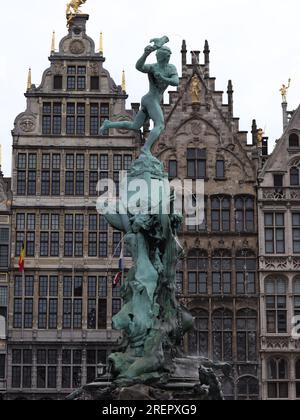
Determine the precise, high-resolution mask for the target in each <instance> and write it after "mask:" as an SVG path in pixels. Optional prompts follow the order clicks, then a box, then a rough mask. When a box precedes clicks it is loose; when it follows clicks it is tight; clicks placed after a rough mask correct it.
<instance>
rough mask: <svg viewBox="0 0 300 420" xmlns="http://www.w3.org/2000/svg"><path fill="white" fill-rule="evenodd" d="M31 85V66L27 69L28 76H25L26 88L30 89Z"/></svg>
mask: <svg viewBox="0 0 300 420" xmlns="http://www.w3.org/2000/svg"><path fill="white" fill-rule="evenodd" d="M31 86H32V76H31V67H29V70H28V77H27V90H29V89H31Z"/></svg>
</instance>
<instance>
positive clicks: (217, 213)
mask: <svg viewBox="0 0 300 420" xmlns="http://www.w3.org/2000/svg"><path fill="white" fill-rule="evenodd" d="M211 206H212V214H211V220H212V230H213V232H230V206H231V198H230V197H224V196H218V197H213V198H212V202H211Z"/></svg>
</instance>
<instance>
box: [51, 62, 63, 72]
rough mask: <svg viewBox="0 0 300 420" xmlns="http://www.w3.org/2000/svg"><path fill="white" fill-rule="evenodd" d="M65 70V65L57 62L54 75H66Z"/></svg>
mask: <svg viewBox="0 0 300 420" xmlns="http://www.w3.org/2000/svg"><path fill="white" fill-rule="evenodd" d="M64 70H65V67H64V65H63V63H61V62H57V63H55V64H54V66H53V72H54V74H57V75H62V74H64Z"/></svg>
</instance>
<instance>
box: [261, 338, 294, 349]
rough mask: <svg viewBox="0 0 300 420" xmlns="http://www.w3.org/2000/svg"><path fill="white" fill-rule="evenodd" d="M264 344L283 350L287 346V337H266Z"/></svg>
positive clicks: (269, 347) (270, 347)
mask: <svg viewBox="0 0 300 420" xmlns="http://www.w3.org/2000/svg"><path fill="white" fill-rule="evenodd" d="M264 344H265V346H266V347H267V348H268V349H272V350H285V349H288V348H289V338H288V337H286V338H280V337H267V338H266V340H265V343H264Z"/></svg>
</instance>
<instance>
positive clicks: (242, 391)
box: [237, 376, 259, 401]
mask: <svg viewBox="0 0 300 420" xmlns="http://www.w3.org/2000/svg"><path fill="white" fill-rule="evenodd" d="M237 393H238V400H239V401H257V400H258V399H259V383H258V380H257V379H256V378H253V377H252V376H247V377H245V378H241V379H239V381H238V384H237Z"/></svg>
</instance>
